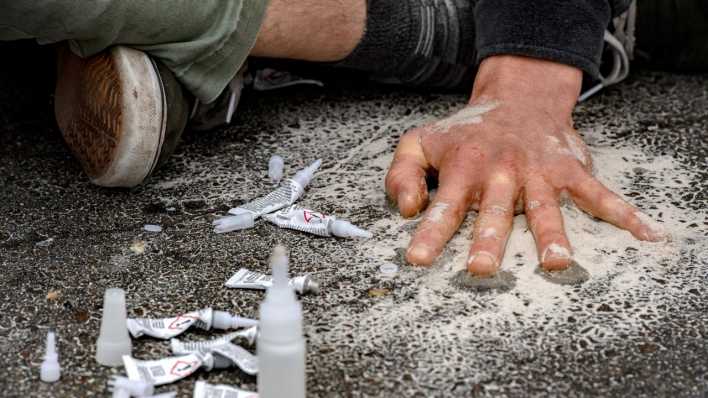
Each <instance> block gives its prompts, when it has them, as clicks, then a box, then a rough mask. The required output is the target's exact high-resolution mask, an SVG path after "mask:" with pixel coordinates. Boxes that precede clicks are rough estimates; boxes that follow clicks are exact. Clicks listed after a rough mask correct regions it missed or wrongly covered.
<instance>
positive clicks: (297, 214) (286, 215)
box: [263, 206, 373, 239]
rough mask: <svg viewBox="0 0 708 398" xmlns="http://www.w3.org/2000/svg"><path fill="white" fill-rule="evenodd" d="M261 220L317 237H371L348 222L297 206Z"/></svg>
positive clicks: (268, 215) (267, 215)
mask: <svg viewBox="0 0 708 398" xmlns="http://www.w3.org/2000/svg"><path fill="white" fill-rule="evenodd" d="M263 218H264V219H266V220H267V221H270V222H271V223H273V224H275V225H277V226H279V227H281V228H288V229H294V230H297V231H302V232H306V233H310V234H313V235H318V236H336V237H340V238H363V239H369V238H371V237H372V236H373V235H372V233H371V232H369V231H365V230H363V229H361V228H359V227H357V226H355V225H353V224H352V223H350V222H349V221H345V220H340V219H338V218H336V217H334V216H328V215H325V214H323V213H320V212H317V211H314V210H310V209H304V208H301V207H298V206H290V207H289V208H287V209H283V210H281V211H278V212H275V213H272V214H266V215H264V216H263Z"/></svg>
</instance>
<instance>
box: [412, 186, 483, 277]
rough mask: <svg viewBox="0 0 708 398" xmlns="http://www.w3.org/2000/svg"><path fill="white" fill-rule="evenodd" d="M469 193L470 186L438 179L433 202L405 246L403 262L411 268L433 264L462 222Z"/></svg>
mask: <svg viewBox="0 0 708 398" xmlns="http://www.w3.org/2000/svg"><path fill="white" fill-rule="evenodd" d="M470 192H471V187H470V185H469V184H464V183H455V182H454V180H450V179H444V178H441V180H440V187H439V188H438V192H437V194H436V195H435V199H434V200H433V202H432V203H431V204H430V206H428V210H427V211H426V212H425V216H424V217H423V219H422V220H421V222H420V224H419V225H418V228H417V230H416V232H415V235H414V236H413V239H411V242H410V244H409V245H408V251H407V252H406V261H408V262H409V263H411V264H414V265H430V264H432V263H433V261H434V260H435V258H437V257H438V255H439V254H440V253H441V252H442V250H443V248H444V247H445V244H446V243H447V242H448V241H449V240H450V238H451V237H452V236H453V235H454V234H455V232H456V231H457V229H458V228H459V227H460V224H462V221H463V220H464V219H465V214H466V213H467V209H468V207H469V203H470V198H469V197H470Z"/></svg>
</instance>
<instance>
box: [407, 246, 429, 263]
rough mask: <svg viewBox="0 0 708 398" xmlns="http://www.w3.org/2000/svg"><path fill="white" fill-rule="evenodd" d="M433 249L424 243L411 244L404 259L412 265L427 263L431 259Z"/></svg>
mask: <svg viewBox="0 0 708 398" xmlns="http://www.w3.org/2000/svg"><path fill="white" fill-rule="evenodd" d="M432 257H433V251H432V249H430V247H428V246H426V245H424V244H417V245H415V246H411V247H409V248H408V251H406V260H407V261H408V262H409V263H411V264H413V265H428V264H429V263H430V262H431V261H432Z"/></svg>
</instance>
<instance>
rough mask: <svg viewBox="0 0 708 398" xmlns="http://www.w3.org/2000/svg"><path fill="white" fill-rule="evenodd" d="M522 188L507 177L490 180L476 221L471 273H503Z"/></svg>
mask: <svg viewBox="0 0 708 398" xmlns="http://www.w3.org/2000/svg"><path fill="white" fill-rule="evenodd" d="M517 194H518V184H517V182H516V181H515V179H514V177H513V176H512V175H510V174H506V173H495V174H492V176H491V177H490V178H489V180H488V182H487V186H486V188H485V190H484V192H483V195H482V201H481V203H480V206H479V215H478V216H477V220H476V221H475V227H474V242H473V243H472V247H471V249H470V256H469V259H468V260H467V269H468V271H469V272H471V273H473V274H475V275H480V276H489V275H493V274H494V273H496V272H497V270H498V269H499V266H500V264H501V259H502V258H503V256H504V250H505V248H506V242H507V240H508V238H509V234H510V232H511V228H512V223H513V218H514V203H515V202H516V196H517Z"/></svg>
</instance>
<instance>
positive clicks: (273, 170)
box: [268, 155, 285, 183]
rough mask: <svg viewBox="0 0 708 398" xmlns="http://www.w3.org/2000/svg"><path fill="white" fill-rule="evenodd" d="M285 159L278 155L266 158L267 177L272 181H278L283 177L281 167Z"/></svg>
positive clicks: (283, 165)
mask: <svg viewBox="0 0 708 398" xmlns="http://www.w3.org/2000/svg"><path fill="white" fill-rule="evenodd" d="M284 167H285V161H284V160H283V158H282V157H280V156H278V155H273V156H271V157H270V160H268V177H269V178H270V180H271V181H273V182H276V183H277V182H280V180H282V179H283V168H284Z"/></svg>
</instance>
